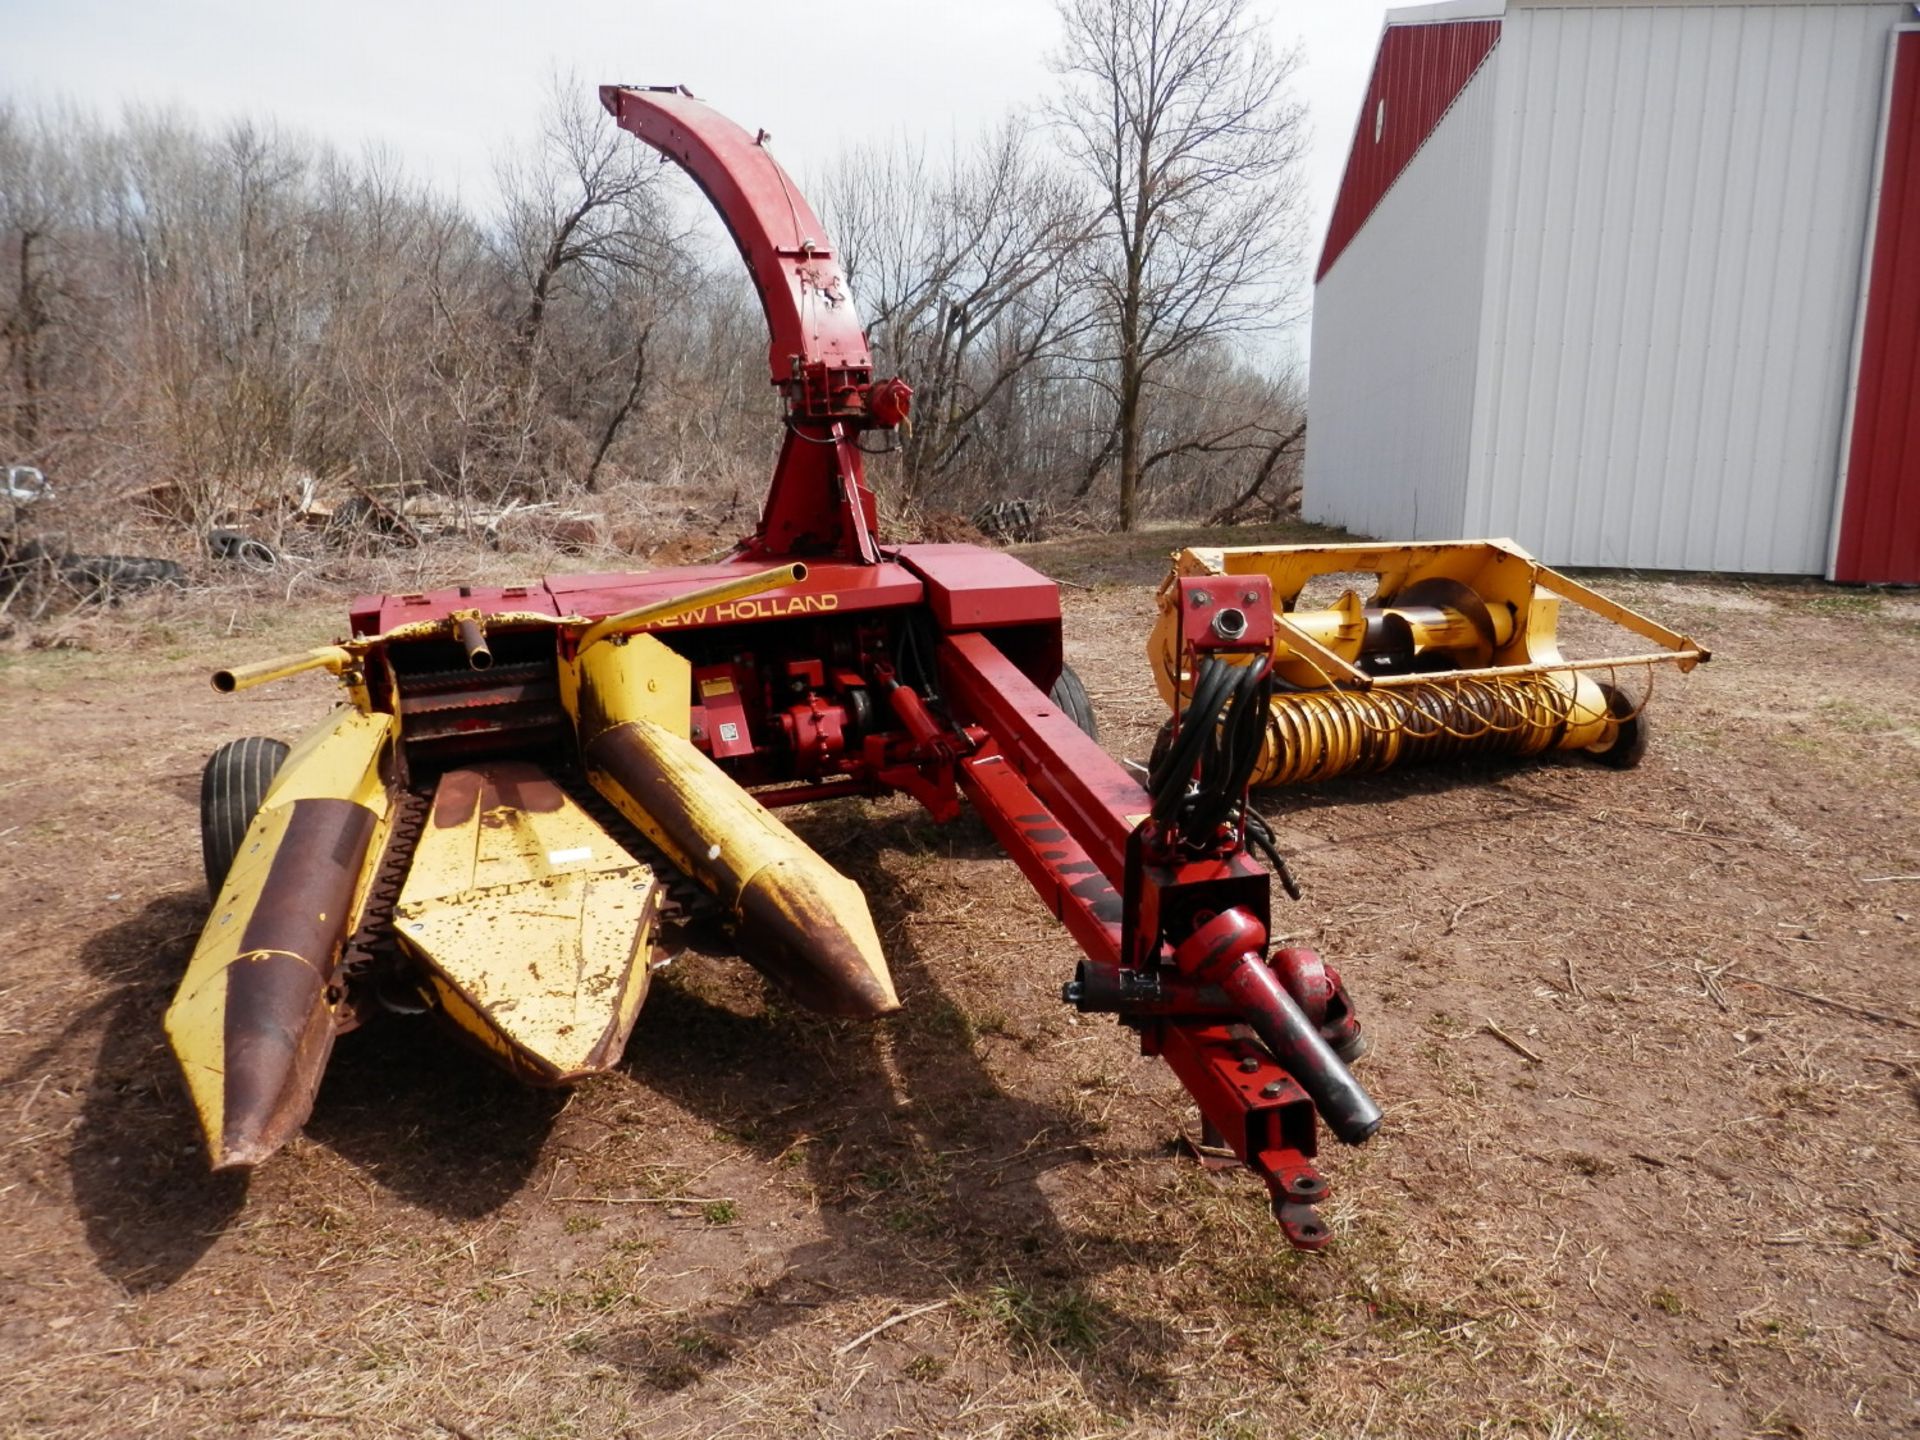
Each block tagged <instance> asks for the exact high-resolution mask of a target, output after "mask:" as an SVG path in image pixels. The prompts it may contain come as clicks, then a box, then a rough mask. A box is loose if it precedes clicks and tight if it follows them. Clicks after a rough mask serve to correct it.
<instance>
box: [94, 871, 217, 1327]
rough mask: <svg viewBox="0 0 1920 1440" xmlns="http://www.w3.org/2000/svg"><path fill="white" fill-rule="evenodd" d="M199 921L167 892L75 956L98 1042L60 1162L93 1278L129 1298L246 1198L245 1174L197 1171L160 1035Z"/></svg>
mask: <svg viewBox="0 0 1920 1440" xmlns="http://www.w3.org/2000/svg"><path fill="white" fill-rule="evenodd" d="M206 915H207V901H206V898H205V896H204V895H203V894H202V893H201V891H200V889H199V887H198V886H195V887H193V888H191V889H184V890H177V891H175V892H173V893H172V894H169V895H163V896H161V897H160V898H158V899H156V900H154V901H152V902H150V903H149V904H148V905H147V906H146V908H145V909H143V910H142V911H141V912H140V913H139V914H138V915H135V916H134V917H133V918H131V919H129V920H123V921H121V922H119V923H118V924H115V925H111V926H109V927H108V928H106V929H105V930H102V931H100V932H99V933H97V934H95V935H93V936H92V937H90V938H89V939H88V940H87V941H86V943H85V944H84V945H82V946H81V947H80V961H81V963H82V964H83V965H84V966H85V967H86V968H87V970H88V972H89V973H91V974H92V975H93V976H94V977H95V979H96V980H97V981H98V982H99V984H100V987H101V995H100V999H99V1000H98V1001H97V1002H96V1004H95V1006H94V1007H92V1008H91V1009H90V1010H89V1011H88V1012H87V1014H88V1015H96V1014H103V1015H104V1017H105V1032H104V1034H103V1035H102V1037H101V1041H100V1050H99V1054H98V1056H97V1057H96V1059H95V1061H94V1067H93V1074H92V1077H91V1078H90V1079H89V1081H88V1082H87V1092H86V1099H85V1101H84V1102H83V1104H82V1106H81V1111H80V1122H79V1125H78V1126H77V1127H76V1128H75V1130H74V1133H73V1141H72V1146H71V1149H70V1150H69V1153H68V1165H69V1168H70V1170H71V1172H72V1177H73V1194H74V1204H75V1207H76V1208H77V1209H78V1211H79V1213H80V1218H81V1222H82V1223H83V1224H84V1225H85V1227H86V1234H87V1243H88V1245H89V1246H91V1247H92V1250H93V1253H94V1255H95V1257H96V1258H97V1259H98V1260H99V1262H100V1268H101V1269H102V1270H103V1271H104V1272H105V1273H106V1274H108V1275H109V1276H111V1277H112V1278H113V1279H115V1280H117V1281H119V1282H120V1283H121V1284H122V1285H125V1286H126V1287H127V1288H128V1289H130V1290H134V1291H147V1290H157V1289H163V1288H165V1287H166V1286H168V1285H171V1284H172V1283H173V1282H174V1281H175V1280H178V1279H179V1278H180V1277H181V1276H182V1275H184V1274H186V1273H187V1271H189V1270H190V1269H192V1268H193V1266H194V1264H195V1263H196V1262H197V1261H198V1260H199V1259H200V1257H201V1256H202V1255H204V1254H205V1253H206V1251H207V1248H208V1247H209V1246H210V1245H212V1244H213V1242H214V1241H215V1240H216V1239H218V1238H219V1236H220V1234H221V1232H222V1231H223V1230H225V1228H226V1227H227V1225H228V1224H230V1223H231V1222H232V1220H233V1219H234V1217H235V1216H236V1215H238V1214H239V1212H240V1209H241V1206H242V1204H243V1203H244V1202H245V1199H246V1194H247V1181H246V1177H245V1176H241V1175H214V1174H211V1173H210V1172H209V1171H208V1169H207V1159H206V1151H205V1150H204V1149H203V1148H202V1146H201V1143H200V1130H199V1126H198V1124H197V1123H196V1122H195V1120H194V1115H193V1106H192V1104H191V1102H190V1101H189V1100H188V1099H187V1093H186V1087H185V1086H184V1085H182V1084H181V1083H180V1081H179V1077H178V1074H177V1072H176V1071H175V1069H174V1064H173V1056H172V1054H171V1052H170V1051H169V1050H168V1048H167V1039H166V1035H165V1033H164V1032H163V1031H162V1029H161V1017H162V1016H163V1015H164V1014H165V1012H166V1007H167V1001H168V1000H169V999H170V998H171V997H172V994H173V988H174V986H175V984H176V983H177V982H178V980H179V978H180V976H181V974H182V973H183V972H184V971H185V970H186V965H187V956H188V955H189V954H190V953H192V950H193V944H194V940H195V938H196V937H197V936H198V934H199V931H200V926H201V923H202V922H203V921H204V920H205V919H206ZM76 1023H79V1022H76Z"/></svg>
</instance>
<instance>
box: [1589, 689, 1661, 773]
mask: <svg viewBox="0 0 1920 1440" xmlns="http://www.w3.org/2000/svg"><path fill="white" fill-rule="evenodd" d="M1600 693H1601V694H1603V695H1605V696H1606V697H1607V712H1608V713H1609V714H1611V715H1612V716H1613V717H1614V719H1616V720H1618V721H1619V722H1620V728H1619V730H1618V731H1617V732H1616V733H1615V734H1614V737H1613V743H1612V744H1611V745H1609V746H1607V747H1606V748H1605V749H1604V750H1589V751H1587V754H1588V755H1590V756H1592V757H1593V758H1594V759H1595V760H1596V761H1598V762H1599V763H1600V764H1602V765H1605V766H1606V767H1607V768H1608V769H1609V770H1631V769H1633V767H1634V766H1636V765H1638V764H1639V763H1640V762H1641V760H1642V759H1644V758H1645V756H1646V753H1647V738H1648V737H1647V728H1648V727H1647V712H1646V707H1645V706H1644V705H1643V706H1641V707H1640V709H1639V713H1638V714H1635V713H1634V708H1635V707H1634V703H1633V701H1632V700H1630V699H1628V698H1627V697H1626V696H1625V695H1623V694H1621V692H1620V691H1618V690H1616V689H1615V688H1614V687H1613V686H1611V685H1602V686H1601V687H1600Z"/></svg>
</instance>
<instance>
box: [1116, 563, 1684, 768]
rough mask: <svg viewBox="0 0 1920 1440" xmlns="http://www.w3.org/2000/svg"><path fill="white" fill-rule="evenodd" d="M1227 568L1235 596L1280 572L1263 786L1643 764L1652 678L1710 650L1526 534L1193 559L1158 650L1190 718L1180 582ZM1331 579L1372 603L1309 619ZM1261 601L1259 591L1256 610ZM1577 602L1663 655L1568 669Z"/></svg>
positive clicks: (1169, 696) (1177, 577) (1157, 675)
mask: <svg viewBox="0 0 1920 1440" xmlns="http://www.w3.org/2000/svg"><path fill="white" fill-rule="evenodd" d="M1216 576H1217V577H1219V582H1220V585H1221V587H1222V588H1223V589H1225V590H1228V591H1231V590H1232V588H1233V582H1234V578H1235V577H1237V576H1246V577H1253V576H1264V577H1265V578H1266V579H1267V581H1268V582H1270V584H1271V587H1272V603H1273V608H1274V611H1275V614H1274V617H1273V618H1274V641H1273V646H1272V650H1271V654H1272V661H1273V676H1274V693H1273V703H1272V708H1271V712H1270V718H1269V720H1268V724H1267V738H1266V744H1265V746H1264V747H1263V749H1262V752H1261V756H1260V761H1259V764H1258V767H1257V768H1256V769H1255V771H1254V777H1253V779H1254V783H1255V784H1256V785H1297V784H1304V783H1308V782H1312V781H1317V780H1327V779H1331V778H1332V777H1334V776H1336V775H1346V774H1354V773H1361V774H1365V773H1369V772H1374V771H1380V770H1386V769H1389V768H1391V767H1393V766H1395V765H1400V764H1406V763H1409V762H1414V761H1421V760H1434V759H1441V758H1445V757H1450V756H1459V755H1535V754H1539V753H1540V752H1542V751H1545V750H1583V751H1586V752H1588V753H1590V754H1591V755H1593V756H1594V758H1596V759H1598V760H1600V761H1602V762H1603V763H1605V764H1609V765H1614V766H1619V767H1626V766H1629V765H1633V764H1636V763H1638V761H1639V759H1640V756H1641V755H1642V754H1643V753H1644V751H1645V749H1646V739H1647V729H1646V721H1645V717H1644V715H1643V713H1642V710H1643V708H1644V705H1645V699H1646V696H1647V695H1648V694H1649V693H1650V686H1651V680H1652V668H1653V667H1654V666H1656V665H1674V666H1677V667H1678V668H1679V669H1681V670H1683V671H1684V670H1691V669H1692V668H1693V667H1694V666H1695V665H1697V664H1699V663H1700V662H1701V661H1703V660H1706V659H1708V658H1709V656H1708V653H1707V651H1706V650H1704V649H1702V648H1701V647H1700V646H1699V645H1697V644H1695V643H1694V642H1693V641H1692V640H1690V639H1688V638H1687V637H1686V636H1684V635H1679V634H1676V633H1675V632H1673V631H1671V630H1669V629H1667V628H1666V627H1665V626H1663V625H1659V624H1657V623H1655V622H1654V621H1652V620H1649V619H1648V618H1647V617H1646V616H1644V615H1640V614H1638V613H1636V612H1634V611H1632V610H1629V609H1628V608H1627V607H1626V606H1624V605H1621V604H1618V603H1617V602H1615V601H1612V600H1609V599H1607V598H1606V597H1605V596H1604V595H1601V594H1599V593H1597V592H1596V591H1594V590H1592V589H1590V588H1588V587H1587V586H1585V585H1583V584H1581V583H1580V582H1579V581H1577V580H1574V579H1572V578H1571V577H1569V576H1566V575H1562V574H1560V573H1559V572H1558V571H1555V570H1550V569H1548V568H1547V567H1546V566H1545V565H1542V564H1540V563H1539V561H1537V560H1535V559H1534V558H1533V557H1532V556H1530V555H1528V554H1527V553H1526V551H1524V550H1522V549H1521V548H1520V547H1519V546H1518V545H1515V544H1514V543H1513V542H1512V541H1511V540H1475V541H1460V542H1433V543H1418V544H1406V545H1371V544H1362V545H1293V546H1282V547H1277V548H1252V547H1249V548H1245V549H1192V550H1183V551H1181V552H1179V554H1177V555H1176V556H1175V557H1174V565H1173V572H1172V574H1170V575H1169V576H1168V577H1167V580H1166V582H1165V583H1164V584H1163V585H1162V586H1161V587H1160V594H1159V600H1160V618H1159V621H1158V622H1157V623H1156V624H1155V626H1154V630H1153V636H1152V638H1151V640H1149V641H1148V645H1147V654H1148V657H1149V659H1150V660H1151V661H1152V663H1153V670H1154V680H1155V682H1156V684H1158V686H1159V688H1160V695H1161V698H1162V699H1164V700H1165V701H1166V702H1167V704H1168V705H1169V706H1171V707H1174V708H1184V707H1185V705H1186V703H1187V702H1188V700H1189V699H1190V698H1191V696H1192V694H1193V685H1194V676H1193V674H1192V656H1191V655H1184V654H1183V653H1182V646H1181V626H1180V616H1179V609H1180V605H1181V593H1182V592H1181V586H1180V581H1181V580H1183V579H1196V578H1203V577H1216ZM1323 577H1340V578H1341V579H1347V578H1349V577H1371V578H1372V582H1373V583H1372V585H1371V587H1368V588H1370V589H1371V595H1370V597H1369V598H1367V599H1364V600H1363V599H1362V598H1361V593H1360V588H1356V587H1353V586H1349V588H1347V589H1346V590H1345V591H1344V593H1342V594H1341V595H1340V596H1339V598H1338V599H1336V600H1334V601H1333V602H1332V603H1331V604H1330V605H1328V606H1326V608H1324V609H1313V610H1303V609H1301V608H1300V597H1301V594H1302V592H1303V591H1304V590H1306V588H1307V586H1308V584H1309V582H1311V581H1314V580H1316V579H1321V578H1323ZM1187 593H1188V594H1189V596H1191V595H1192V594H1193V590H1192V587H1188V592H1187ZM1255 596H1256V592H1254V591H1253V590H1251V589H1249V591H1248V595H1247V597H1246V603H1247V604H1249V605H1252V604H1254V603H1255ZM1563 602H1564V603H1567V604H1571V605H1574V606H1577V607H1579V608H1580V609H1582V610H1585V611H1588V612H1590V613H1591V614H1593V615H1595V616H1597V617H1599V618H1600V619H1602V620H1605V621H1609V622H1611V623H1612V624H1613V625H1615V626H1617V627H1618V628H1620V629H1622V630H1625V631H1628V632H1630V633H1632V634H1633V635H1637V636H1639V637H1641V638H1642V639H1644V640H1647V641H1650V642H1651V643H1652V644H1653V645H1654V646H1657V647H1659V648H1658V649H1655V650H1647V651H1642V652H1638V653H1631V654H1623V655H1616V656H1609V657H1604V658H1596V659H1568V658H1566V657H1564V656H1563V655H1562V654H1561V653H1560V645H1559V639H1558V629H1559V619H1560V607H1561V605H1562V603H1563ZM1234 603H1236V604H1238V603H1240V602H1239V601H1238V600H1236V601H1235V602H1234ZM1636 672H1638V673H1639V675H1640V676H1642V677H1644V682H1645V683H1643V684H1642V685H1641V686H1640V687H1639V689H1638V695H1639V698H1638V699H1636V698H1634V695H1633V694H1632V693H1630V692H1629V690H1628V688H1626V687H1625V686H1624V685H1623V684H1622V681H1623V679H1626V678H1628V677H1633V676H1635V675H1636Z"/></svg>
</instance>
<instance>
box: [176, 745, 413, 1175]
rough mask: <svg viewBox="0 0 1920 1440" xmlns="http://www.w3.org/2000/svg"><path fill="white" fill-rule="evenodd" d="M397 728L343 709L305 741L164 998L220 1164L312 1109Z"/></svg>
mask: <svg viewBox="0 0 1920 1440" xmlns="http://www.w3.org/2000/svg"><path fill="white" fill-rule="evenodd" d="M396 731H397V722H395V720H394V718H393V717H392V716H391V715H367V714H363V713H361V712H360V711H357V710H353V709H341V710H336V711H335V712H334V713H333V714H332V715H331V716H329V717H328V718H327V720H326V721H325V723H323V724H322V725H321V726H320V727H319V728H318V729H316V730H314V731H313V732H312V733H311V734H309V735H308V736H307V738H306V739H305V740H303V741H301V743H300V744H299V745H298V746H297V747H295V749H294V751H293V753H292V754H290V755H289V756H288V757H287V759H286V761H285V763H284V764H283V765H282V766H281V768H280V773H279V774H278V775H277V776H276V777H275V778H274V783H273V786H272V788H271V789H270V790H268V792H267V797H266V800H265V802H264V803H263V804H262V805H261V807H260V813H259V814H258V815H256V816H255V817H254V820H253V824H252V826H251V827H250V828H249V829H248V831H247V834H246V838H245V839H244V840H242V842H241V844H240V851H239V854H238V855H236V856H235V857H234V862H233V868H232V869H231V870H230V871H229V872H228V874H227V878H226V881H225V883H224V884H223V885H222V886H221V887H220V894H219V896H218V897H217V898H216V899H215V901H214V907H213V914H212V915H211V916H210V917H209V918H208V920H207V925H206V929H205V930H203V931H202V932H201V934H200V943H199V944H198V945H197V946H196V947H195V948H194V952H193V958H192V959H191V960H189V961H188V963H187V973H186V975H185V976H184V977H183V978H182V980H181V982H180V988H179V990H178V992H177V993H176V994H175V996H174V999H173V1003H172V1004H171V1005H170V1006H168V1008H167V1020H166V1025H167V1038H168V1040H169V1041H170V1042H171V1044H172V1046H173V1053H174V1056H175V1057H176V1058H177V1059H178V1060H179V1062H180V1069H181V1072H182V1074H183V1075H184V1076H185V1078H186V1082H187V1089H188V1091H189V1093H190V1094H191V1095H192V1097H193V1104H194V1109H195V1110H196V1111H197V1112H198V1113H199V1117H200V1126H201V1129H202V1131H203V1132H204V1133H205V1135H206V1141H207V1152H208V1154H209V1155H210V1157H211V1158H212V1161H213V1168H214V1169H216V1170H225V1169H230V1168H235V1167H244V1166H250V1165H255V1164H258V1163H259V1162H260V1161H262V1160H264V1159H266V1157H267V1156H269V1155H271V1154H272V1153H273V1152H274V1151H275V1150H277V1149H279V1148H280V1146H281V1145H283V1144H284V1143H286V1141H287V1140H288V1139H289V1138H290V1137H291V1136H292V1135H293V1133H294V1132H295V1131H297V1130H298V1129H299V1128H300V1126H301V1125H302V1124H303V1123H305V1121H306V1118H307V1114H308V1112H309V1111H310V1110H311V1109H312V1108H313V1097H314V1092H315V1091H316V1090H317V1089H318V1088H319V1085H320V1073H321V1071H322V1070H323V1069H324V1068H325V1066H326V1061H327V1055H328V1053H329V1052H330V1051H331V1050H332V1048H333V1035H334V1023H333V1009H332V1006H333V1001H334V999H335V998H336V996H335V995H334V993H333V991H332V988H331V987H332V984H333V982H334V979H335V969H336V967H337V965H338V963H339V959H340V950H341V947H342V946H343V945H344V944H345V943H346V940H347V938H348V936H350V935H351V934H352V933H353V929H354V926H355V925H356V924H357V923H358V922H359V917H360V912H361V909H362V907H363V906H364V905H365V903H366V896H367V889H368V886H369V884H370V882H371V879H372V872H373V869H374V867H375V866H376V865H377V864H378V858H379V855H380V853H381V851H382V849H384V847H385V843H386V836H387V830H388V827H389V824H390V823H391V816H392V803H391V797H390V796H389V794H388V792H387V788H386V782H385V780H384V778H383V777H384V772H385V771H386V769H387V768H388V765H387V752H388V749H389V747H390V746H391V745H392V743H393V740H394V737H395V734H396Z"/></svg>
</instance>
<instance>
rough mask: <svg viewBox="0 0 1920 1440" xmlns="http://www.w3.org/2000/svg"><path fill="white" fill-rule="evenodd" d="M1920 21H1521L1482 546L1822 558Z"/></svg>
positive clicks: (1806, 562) (1858, 16)
mask: <svg viewBox="0 0 1920 1440" xmlns="http://www.w3.org/2000/svg"><path fill="white" fill-rule="evenodd" d="M1904 9H1905V7H1904V6H1899V5H1846V4H1842V5H1833V4H1825V5H1788V4H1747V5H1658V6H1644V5H1643V6H1595V7H1591V8H1575V7H1572V6H1565V7H1561V6H1556V7H1554V8H1546V9H1530V8H1525V7H1524V6H1522V5H1520V4H1518V3H1516V4H1513V5H1510V6H1509V8H1508V11H1507V15H1506V19H1505V22H1504V27H1503V31H1502V36H1501V42H1500V47H1499V53H1500V55H1501V57H1502V58H1501V77H1502V84H1501V89H1500V94H1499V97H1498V101H1499V104H1498V115H1497V122H1496V125H1495V135H1494V141H1493V154H1492V156H1491V169H1492V172H1493V181H1492V191H1491V200H1490V203H1491V209H1492V212H1493V219H1492V229H1491V233H1490V235H1489V237H1488V243H1487V246H1486V249H1485V256H1486V278H1485V283H1484V285H1483V286H1482V287H1481V289H1482V295H1483V306H1484V309H1483V314H1482V318H1481V321H1480V330H1481V342H1480V350H1479V371H1478V377H1477V381H1476V386H1475V392H1474V393H1475V414H1474V419H1473V426H1472V435H1473V440H1472V446H1471V452H1472V464H1471V471H1470V478H1469V482H1468V487H1467V495H1466V503H1465V506H1464V529H1465V530H1466V531H1468V532H1471V533H1479V534H1493V535H1512V536H1514V537H1515V538H1517V539H1518V540H1519V541H1520V542H1521V543H1522V544H1524V545H1526V546H1528V547H1529V548H1531V549H1533V550H1534V551H1535V552H1536V553H1538V554H1539V555H1540V556H1541V557H1542V558H1543V559H1546V560H1548V561H1549V562H1552V563H1559V564H1570V565H1632V566H1641V567H1652V568H1674V569H1715V570H1725V571H1751V572H1777V573H1801V574H1807V573H1814V572H1818V571H1819V570H1820V569H1821V568H1822V566H1823V565H1824V564H1825V560H1826V551H1827V538H1828V529H1829V525H1830V517H1831V513H1832V505H1833V477H1834V473H1835V466H1836V463H1837V455H1838V446H1839V443H1840V425H1841V411H1842V406H1843V401H1844V396H1845V388H1846V372H1847V358H1848V342H1849V340H1850V337H1851V331H1852V321H1853V314H1854V308H1855V305H1854V301H1855V295H1856V292H1857V286H1858V282H1859V265H1860V250H1861V239H1862V235H1863V230H1864V226H1865V223H1866V208H1867V196H1868V189H1869V185H1870V182H1871V170H1872V157H1873V145H1874V129H1875V123H1876V120H1877V107H1878V102H1879V97H1880V93H1881V72H1882V69H1883V67H1884V64H1885V56H1886V35H1887V31H1888V29H1889V28H1890V27H1891V26H1892V25H1893V24H1894V23H1896V22H1897V21H1898V20H1900V19H1901V18H1902V15H1903V12H1904ZM1424 158H1425V157H1424V156H1422V157H1420V159H1417V160H1416V162H1415V164H1416V166H1417V165H1418V164H1420V163H1421V160H1424ZM1408 178H1409V177H1405V176H1403V177H1402V183H1403V184H1404V183H1405V181H1406V180H1407V179H1408ZM1375 218H1376V221H1377V220H1378V219H1379V217H1378V216H1376V217H1375ZM1369 228H1371V226H1370V227H1369ZM1363 238H1364V237H1363ZM1409 238H1418V237H1409ZM1355 243H1356V248H1357V246H1358V244H1359V243H1360V242H1359V241H1356V242H1355ZM1323 288H1324V287H1323ZM1321 329H1322V326H1321V324H1320V320H1319V317H1318V316H1317V315H1316V318H1315V324H1314V357H1315V364H1316V365H1317V364H1318V357H1319V353H1320V334H1321ZM1317 392H1318V386H1317V384H1316V386H1315V393H1316V394H1317ZM1314 423H1315V425H1316V426H1317V425H1318V423H1319V416H1318V415H1317V414H1316V415H1315V416H1314ZM1311 460H1312V457H1311V451H1310V452H1309V464H1310V465H1311Z"/></svg>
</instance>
